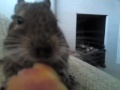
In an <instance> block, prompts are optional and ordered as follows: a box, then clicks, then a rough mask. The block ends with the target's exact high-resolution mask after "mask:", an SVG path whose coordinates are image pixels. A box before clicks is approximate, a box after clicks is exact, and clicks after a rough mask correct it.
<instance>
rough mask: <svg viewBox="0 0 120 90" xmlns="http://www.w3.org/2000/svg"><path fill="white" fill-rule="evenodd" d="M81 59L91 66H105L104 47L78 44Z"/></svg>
mask: <svg viewBox="0 0 120 90" xmlns="http://www.w3.org/2000/svg"><path fill="white" fill-rule="evenodd" d="M77 51H78V53H79V54H80V56H81V57H82V58H81V59H82V60H83V61H85V62H87V63H89V64H91V65H93V66H96V67H102V68H106V65H105V51H106V50H105V49H97V48H94V47H91V46H87V45H84V44H80V45H79V48H77Z"/></svg>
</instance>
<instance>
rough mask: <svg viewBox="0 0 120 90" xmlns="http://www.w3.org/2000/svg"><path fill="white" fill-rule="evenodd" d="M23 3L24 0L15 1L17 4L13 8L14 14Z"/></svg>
mask: <svg viewBox="0 0 120 90" xmlns="http://www.w3.org/2000/svg"><path fill="white" fill-rule="evenodd" d="M23 3H25V0H17V3H16V5H15V8H14V12H15V13H16V12H17V11H18V9H19V8H20V6H21V5H22V4H23Z"/></svg>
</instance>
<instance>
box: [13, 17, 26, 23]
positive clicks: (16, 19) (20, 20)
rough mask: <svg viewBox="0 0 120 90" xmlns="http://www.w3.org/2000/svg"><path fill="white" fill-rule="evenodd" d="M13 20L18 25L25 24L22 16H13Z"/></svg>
mask: <svg viewBox="0 0 120 90" xmlns="http://www.w3.org/2000/svg"><path fill="white" fill-rule="evenodd" d="M12 19H14V20H15V21H16V23H17V24H18V25H21V24H23V23H24V19H23V18H22V17H21V16H17V15H13V16H12Z"/></svg>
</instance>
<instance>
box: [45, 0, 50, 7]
mask: <svg viewBox="0 0 120 90" xmlns="http://www.w3.org/2000/svg"><path fill="white" fill-rule="evenodd" d="M44 3H45V4H46V5H47V7H49V8H50V7H51V2H50V0H44Z"/></svg>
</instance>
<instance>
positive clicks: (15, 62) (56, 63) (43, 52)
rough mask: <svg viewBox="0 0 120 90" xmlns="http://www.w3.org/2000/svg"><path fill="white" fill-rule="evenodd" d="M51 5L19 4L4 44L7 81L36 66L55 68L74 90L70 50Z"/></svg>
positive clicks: (19, 1) (48, 2)
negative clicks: (25, 69)
mask: <svg viewBox="0 0 120 90" xmlns="http://www.w3.org/2000/svg"><path fill="white" fill-rule="evenodd" d="M50 5H51V3H50V1H49V0H44V1H43V2H37V3H27V2H25V1H24V0H18V2H17V4H16V6H15V14H14V15H13V16H12V19H13V20H12V22H11V24H10V26H9V30H8V33H7V36H6V38H5V40H4V58H3V59H4V63H5V64H4V68H3V71H4V74H5V77H6V80H7V79H9V78H10V77H11V76H12V75H14V74H17V72H18V71H19V70H21V69H23V68H29V67H32V66H33V64H34V63H45V64H47V65H50V66H52V67H53V68H54V69H55V70H56V72H57V73H58V74H59V75H60V77H61V80H62V81H63V83H64V84H66V86H67V87H68V89H69V90H71V89H72V88H71V87H72V85H71V80H70V79H69V73H68V66H69V65H68V56H69V47H68V44H67V42H66V39H65V37H64V35H63V33H62V31H61V30H60V28H59V27H58V25H57V20H56V18H55V16H54V14H53V13H52V11H51V10H50Z"/></svg>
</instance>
